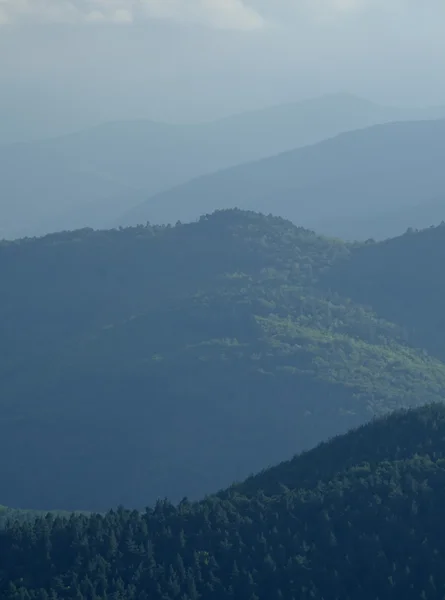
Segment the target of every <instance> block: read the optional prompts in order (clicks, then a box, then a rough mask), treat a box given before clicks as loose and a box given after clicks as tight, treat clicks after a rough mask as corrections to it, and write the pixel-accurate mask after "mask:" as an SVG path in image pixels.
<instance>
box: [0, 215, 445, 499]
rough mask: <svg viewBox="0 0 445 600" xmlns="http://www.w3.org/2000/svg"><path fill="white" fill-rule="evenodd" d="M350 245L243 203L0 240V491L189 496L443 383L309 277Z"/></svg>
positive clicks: (435, 369) (430, 396)
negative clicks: (203, 212) (184, 219)
mask: <svg viewBox="0 0 445 600" xmlns="http://www.w3.org/2000/svg"><path fill="white" fill-rule="evenodd" d="M348 252H349V249H348V247H347V246H346V245H345V244H343V243H341V242H337V241H331V240H328V239H325V238H322V237H319V236H317V235H315V234H313V233H311V232H310V231H307V230H304V229H301V228H297V227H295V226H294V225H292V224H291V223H289V222H287V221H284V220H282V219H275V218H272V217H264V216H261V215H258V214H254V213H244V212H242V211H222V212H218V213H215V214H214V215H211V216H207V217H203V218H202V219H200V221H199V222H197V223H194V224H190V225H182V226H180V225H178V226H176V227H173V228H171V227H139V228H130V229H126V230H122V231H108V232H94V231H91V230H84V231H78V232H73V233H62V234H57V235H51V236H48V237H45V238H42V239H37V240H23V241H18V242H14V243H5V244H3V245H2V246H0V270H1V272H2V278H3V279H2V283H3V286H4V289H3V293H2V295H1V297H0V315H1V320H0V329H1V331H0V334H1V335H0V355H1V360H0V365H1V366H0V382H1V388H0V397H1V411H0V452H1V453H2V455H4V456H11V457H13V458H12V459H11V460H9V461H5V462H4V463H2V464H1V465H0V476H1V478H2V481H3V483H4V490H5V491H4V494H3V497H2V502H4V503H5V504H6V505H9V506H22V507H25V508H26V507H32V508H36V509H39V508H46V509H51V508H56V509H60V508H63V509H87V510H88V509H94V510H103V509H106V508H108V507H109V506H111V505H116V504H119V503H124V504H126V505H128V506H141V505H142V504H143V503H145V502H151V501H154V500H155V499H156V498H157V497H163V496H165V495H167V496H169V497H171V498H172V499H178V498H179V497H180V496H182V495H184V494H187V495H189V496H190V497H193V498H196V497H199V496H202V495H203V494H204V493H206V492H209V491H211V490H212V489H218V488H222V487H224V486H226V485H228V484H229V483H231V482H232V481H233V480H235V479H238V480H240V479H242V478H244V477H245V476H247V475H248V474H249V473H251V472H253V471H256V470H258V469H260V468H262V467H263V466H264V465H265V464H271V463H274V462H279V461H280V460H283V459H284V458H285V457H286V456H289V455H290V454H293V453H294V452H296V451H298V450H301V449H304V448H310V447H312V446H314V445H315V444H316V443H318V442H319V441H321V440H322V439H326V438H327V437H330V436H332V435H335V434H337V433H339V432H343V431H346V430H347V429H349V428H350V427H351V426H353V425H358V424H360V423H363V422H364V421H366V420H368V419H369V418H371V417H372V416H373V415H379V414H382V413H385V412H387V411H389V410H392V409H394V408H397V407H400V406H414V405H417V404H418V403H419V402H427V401H435V400H439V399H441V398H442V395H443V391H444V389H445V366H444V364H443V363H442V362H440V361H438V360H436V359H433V358H429V357H428V356H424V354H423V352H422V351H418V350H416V349H414V348H410V347H409V346H407V345H406V344H405V340H404V332H403V329H402V328H398V327H397V326H395V325H393V324H391V323H390V322H387V321H383V320H382V319H381V318H379V317H378V316H377V315H376V314H374V313H372V312H371V311H367V310H365V309H364V308H362V307H361V306H360V305H354V304H353V303H351V302H349V301H346V300H343V299H342V296H341V295H339V294H338V293H337V294H336V293H331V292H323V290H322V289H321V288H320V287H318V286H319V283H318V282H319V281H320V278H321V277H322V276H323V273H325V272H326V271H327V270H328V269H330V268H332V266H333V265H335V263H336V262H337V261H339V260H343V256H345V257H346V256H348ZM55 449H57V451H55ZM116 481H119V482H120V484H119V485H118V486H117V485H116Z"/></svg>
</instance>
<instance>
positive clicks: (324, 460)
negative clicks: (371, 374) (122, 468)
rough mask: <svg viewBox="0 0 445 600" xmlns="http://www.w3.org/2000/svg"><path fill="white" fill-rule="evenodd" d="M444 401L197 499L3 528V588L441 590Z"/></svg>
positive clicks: (113, 598) (184, 596)
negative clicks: (204, 497) (199, 500)
mask: <svg viewBox="0 0 445 600" xmlns="http://www.w3.org/2000/svg"><path fill="white" fill-rule="evenodd" d="M444 502H445V408H444V407H443V405H431V406H428V407H424V408H421V409H417V410H411V411H404V412H401V413H396V414H393V415H391V416H389V417H385V418H383V419H381V420H378V421H376V422H374V423H372V424H368V425H366V426H362V427H361V428H359V429H358V430H356V431H352V432H350V433H348V434H347V435H344V436H342V437H339V438H337V439H334V440H332V441H331V442H329V443H325V444H323V445H321V446H320V447H318V448H316V449H315V450H313V451H310V452H307V453H305V454H303V455H301V456H298V457H296V458H294V459H293V460H292V461H290V462H288V463H285V464H283V465H279V466H278V467H275V468H273V469H271V470H269V471H265V472H263V473H261V474H260V475H259V476H257V477H253V478H250V479H249V480H248V481H246V482H245V483H243V484H241V485H239V486H234V487H232V488H230V489H228V490H226V491H224V492H221V493H220V494H219V495H215V496H209V497H207V498H206V499H204V500H203V501H201V502H199V503H191V502H190V501H188V500H187V499H186V498H184V499H183V500H182V501H181V502H180V503H179V504H178V505H176V506H175V505H173V504H171V503H169V502H168V501H166V500H164V501H161V500H160V501H158V502H157V503H156V504H155V505H154V506H153V507H152V508H149V509H147V510H146V511H145V512H137V511H127V510H124V509H123V508H118V509H117V510H113V511H110V512H108V513H107V514H106V515H98V514H95V515H91V516H86V515H73V516H70V517H62V516H57V515H56V516H55V515H48V516H44V517H40V518H38V519H36V520H35V521H30V522H25V523H20V522H19V521H10V522H9V523H8V524H7V526H6V528H5V529H4V530H3V531H1V532H0V556H1V562H0V595H1V598H2V600H3V599H4V600H48V599H50V600H57V599H60V600H62V599H63V600H175V599H180V600H198V599H199V598H200V599H202V600H214V599H221V600H232V599H236V600H238V599H239V600H245V599H246V598H247V599H248V600H270V599H276V600H282V599H289V600H299V599H307V600H311V599H320V600H321V599H324V600H331V599H332V600H363V599H365V600H367V599H369V600H376V599H379V600H385V599H386V598H388V599H393V598H404V599H408V600H410V599H412V600H418V599H419V598H420V599H423V600H428V599H431V600H433V599H437V598H442V597H443V595H444V592H445V572H444V569H443V564H444V560H445V525H444V520H443V505H444Z"/></svg>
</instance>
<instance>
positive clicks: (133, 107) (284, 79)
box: [0, 0, 445, 139]
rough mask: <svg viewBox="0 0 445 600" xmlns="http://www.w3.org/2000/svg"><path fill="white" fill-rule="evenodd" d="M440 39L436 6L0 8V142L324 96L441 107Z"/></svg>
mask: <svg viewBox="0 0 445 600" xmlns="http://www.w3.org/2000/svg"><path fill="white" fill-rule="evenodd" d="M444 30H445V0H424V1H423V2H422V1H421V0H249V2H247V0H246V1H245V2H243V1H242V0H0V111H1V122H0V136H1V135H2V134H3V136H6V135H9V136H10V137H14V136H16V137H19V135H21V134H20V131H22V133H23V132H25V133H23V135H25V134H26V132H30V133H31V132H32V131H34V132H35V133H36V135H40V131H41V130H45V128H48V132H49V133H52V131H50V130H51V129H64V128H70V127H72V128H76V127H80V126H83V125H86V124H90V123H94V122H97V121H101V120H108V119H115V118H131V117H152V118H156V119H166V120H196V119H206V118H213V117H216V116H219V115H224V114H228V113H232V112H237V111H240V110H244V109H247V108H250V107H252V108H254V107H260V106H265V105H268V104H272V103H279V102H285V101H289V100H297V99H300V98H305V97H309V96H313V95H318V94H322V93H326V92H337V91H349V92H352V93H357V94H359V95H363V96H366V97H368V98H371V99H374V100H377V101H381V102H386V103H393V104H404V105H409V104H411V105H413V104H440V103H445V80H444V77H443V73H444V72H445V36H444V35H443V32H444ZM14 132H15V133H14ZM17 132H19V133H17ZM0 139H1V137H0Z"/></svg>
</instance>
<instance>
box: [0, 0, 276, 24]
mask: <svg viewBox="0 0 445 600" xmlns="http://www.w3.org/2000/svg"><path fill="white" fill-rule="evenodd" d="M141 18H142V19H143V18H151V19H169V20H175V21H180V22H189V23H199V24H202V25H207V26H211V27H216V28H221V29H239V30H253V29H259V28H262V27H263V26H264V24H265V23H264V20H263V18H262V17H261V15H260V14H259V13H258V12H257V11H255V10H254V9H253V8H250V7H249V6H247V5H246V4H244V1H243V0H0V25H2V24H3V25H4V24H8V23H14V22H19V21H23V20H28V21H30V20H32V21H33V22H58V23H73V22H74V23H76V22H77V23H80V22H93V23H94V22H114V23H131V22H132V21H134V20H136V19H141Z"/></svg>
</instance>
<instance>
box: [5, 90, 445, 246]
mask: <svg viewBox="0 0 445 600" xmlns="http://www.w3.org/2000/svg"><path fill="white" fill-rule="evenodd" d="M0 95H1V92H0ZM0 104H1V98H0ZM0 111H1V106H0ZM2 114H4V111H3V112H2ZM440 118H445V107H437V108H432V109H426V110H418V109H399V108H391V107H384V106H379V105H377V104H374V103H372V102H369V101H367V100H363V99H361V98H357V97H354V96H352V95H349V94H334V95H328V96H323V97H321V98H314V99H309V100H306V101H304V102H296V103H291V104H285V105H281V106H274V107H270V108H267V109H264V110H258V111H250V112H247V113H243V114H240V115H235V116H233V117H229V118H226V119H222V120H219V121H215V122H210V123H202V124H196V125H175V124H167V123H156V122H152V121H147V120H139V121H121V122H115V123H104V124H102V125H100V126H98V127H92V128H90V129H86V130H85V131H80V132H78V133H74V134H71V135H64V136H59V137H55V138H53V139H49V140H43V141H34V142H32V143H20V144H17V143H16V144H8V145H1V141H2V132H1V130H2V127H4V126H6V127H8V126H11V120H10V119H7V118H5V119H4V121H5V123H0V239H1V238H3V237H5V238H8V239H12V238H17V237H23V236H25V235H41V234H43V233H48V232H53V231H60V230H62V229H76V228H80V227H85V226H89V227H98V228H103V227H111V226H114V225H116V224H117V225H128V224H137V223H140V222H141V223H145V222H146V221H147V220H149V221H151V222H155V221H156V222H162V223H163V222H167V221H169V220H171V219H173V221H174V222H175V221H176V219H178V218H179V219H183V220H184V219H186V220H189V219H191V218H192V219H194V218H196V217H198V216H200V215H201V214H203V213H208V212H211V211H212V210H214V209H215V208H231V207H233V206H234V205H237V206H239V201H238V200H237V201H236V202H235V204H233V198H227V194H226V192H225V191H224V189H225V190H229V189H230V188H227V186H225V187H224V189H223V188H222V187H221V189H219V188H218V187H215V186H213V187H211V188H210V195H209V198H207V204H206V205H204V206H203V203H202V201H201V200H199V199H198V198H196V199H195V198H193V197H192V198H190V197H189V198H188V200H187V206H188V207H189V211H188V212H187V214H185V215H181V214H180V210H181V211H182V210H183V209H184V208H185V206H182V207H180V209H179V208H178V207H177V206H174V205H173V206H172V205H169V203H167V202H166V201H165V199H163V200H162V204H165V210H163V208H162V205H161V206H157V207H156V204H158V203H156V202H155V205H154V206H153V205H151V208H150V206H149V207H148V208H147V207H146V208H145V209H144V208H142V209H141V210H138V211H136V212H135V214H130V215H127V214H126V213H127V211H129V210H130V209H132V208H133V207H136V206H138V205H140V204H141V203H143V202H144V201H146V200H147V199H148V198H150V197H151V196H152V195H153V194H157V193H159V192H161V191H163V190H167V189H171V188H172V187H173V186H176V185H180V184H183V183H185V182H187V181H189V180H190V179H191V178H193V177H198V176H201V175H204V174H208V173H212V172H215V171H218V170H219V169H224V168H228V167H232V166H235V165H240V164H242V163H246V162H248V161H253V160H259V159H262V158H265V157H268V156H273V155H275V154H278V153H280V152H284V151H287V150H293V149H295V148H301V147H303V146H306V145H308V144H315V143H317V142H320V141H322V140H326V139H327V138H329V137H332V136H335V135H337V134H338V133H340V132H344V131H352V130H355V129H360V128H363V127H368V126H371V125H374V124H377V123H387V122H393V121H401V120H405V121H409V120H414V119H415V120H423V119H440ZM23 119H24V115H23V111H21V112H20V124H21V126H23V123H24V121H23ZM33 119H34V120H35V116H32V118H31V120H33ZM38 121H39V124H40V126H41V124H42V123H43V122H44V121H42V120H41V119H40V120H38ZM53 123H54V115H51V123H46V125H47V127H46V133H44V134H42V136H41V137H48V135H54V133H51V132H50V129H49V128H50V127H51V126H52V124H53ZM30 125H31V124H30V123H28V130H29V128H30ZM25 129H26V127H25ZM5 139H6V137H3V140H5ZM16 139H17V138H16ZM410 144H412V147H413V148H414V149H415V151H417V152H418V153H419V156H418V158H417V160H418V161H421V159H422V158H423V157H425V159H426V160H427V157H428V151H429V147H430V146H431V144H432V142H431V141H430V140H428V141H427V142H426V143H425V142H422V140H418V139H417V140H415V139H411V140H410V141H409V143H408V142H406V143H405V144H402V145H401V146H399V147H398V148H397V151H396V154H395V156H396V155H397V154H399V153H401V154H403V152H404V151H405V148H406V147H409V145H410ZM338 150H339V152H340V153H342V152H343V150H344V149H342V148H341V147H340V148H338ZM354 151H355V152H356V153H357V152H358V153H360V147H359V146H358V147H356V148H355V150H354ZM393 154H394V153H393ZM342 156H343V158H344V160H345V161H346V162H347V161H348V160H349V156H348V155H347V154H342ZM371 158H372V157H371ZM441 159H442V155H440V166H441V164H442V160H441ZM384 161H385V163H386V164H388V165H389V166H390V165H392V164H393V160H392V157H391V155H390V156H388V155H387V154H385V155H384ZM418 164H421V163H420V162H418ZM369 166H370V170H371V171H372V170H374V171H375V169H374V166H373V165H372V164H371V165H369ZM324 169H325V164H324V162H323V160H320V161H319V163H317V165H316V181H321V179H322V177H323V171H324ZM390 169H391V166H390ZM259 170H260V171H261V170H262V167H260V169H259ZM351 170H352V167H351ZM404 171H405V174H404V175H405V177H406V168H404ZM441 172H442V171H441V170H440V171H439V173H441ZM25 174H26V176H25ZM269 175H271V174H270V173H269ZM341 176H342V174H341V170H340V171H339V173H338V177H341ZM401 180H404V177H401ZM424 180H425V182H426V183H425V182H424V183H422V193H423V197H422V200H428V199H430V194H429V190H430V189H431V188H432V187H433V186H434V174H433V175H431V174H426V175H425V178H424ZM283 181H292V172H290V173H289V172H287V174H286V178H285V180H282V181H281V184H282V183H283ZM261 182H262V183H261V184H260V190H262V189H263V187H264V185H263V180H261ZM266 183H267V186H266V188H264V189H265V190H267V193H268V196H269V198H270V196H271V195H274V196H275V199H276V197H277V196H278V195H281V193H282V191H283V190H282V189H280V185H279V183H280V182H275V183H274V181H273V179H271V177H269V179H268V180H267V181H266ZM332 184H333V182H330V184H329V185H330V186H331V187H332ZM410 185H411V184H410ZM410 185H409V186H408V191H409V190H410ZM292 186H293V188H295V185H294V184H292ZM281 187H282V185H281ZM367 187H368V183H366V184H365V185H363V186H362V188H361V190H360V195H363V193H364V191H366V189H367ZM441 189H443V186H442V188H441ZM434 190H435V192H436V191H437V186H436V187H435V188H434ZM236 191H241V192H242V195H244V196H246V194H247V191H248V189H247V188H246V186H245V185H244V187H243V188H239V189H238V190H235V192H236ZM285 191H288V190H285ZM219 192H221V193H222V194H223V200H224V202H222V201H221V199H220V198H217V196H216V194H218V193H219ZM336 193H337V192H336ZM224 196H226V197H224ZM330 197H331V199H333V200H334V199H335V198H333V195H332V194H331V196H330ZM212 199H213V200H215V201H216V204H214V205H213V206H211V205H210V204H209V202H212ZM432 199H434V198H432ZM198 200H199V202H198ZM228 200H230V203H229V204H226V203H225V202H227V201H228ZM284 200H285V202H284ZM293 202H294V200H292V201H291V200H289V198H288V197H287V198H286V199H285V198H284V197H283V205H284V206H283V208H286V204H287V205H289V204H292V203H293ZM384 206H385V209H386V208H388V209H390V208H391V206H392V207H393V208H397V206H396V205H395V203H394V202H393V203H392V204H391V205H389V204H388V205H387V203H386V202H385V203H384ZM244 207H245V208H250V209H253V210H264V205H262V204H261V202H260V201H259V200H258V199H257V200H256V202H255V203H253V204H250V205H249V206H244ZM275 208H276V207H275V206H274V209H275ZM287 208H288V209H289V206H287ZM280 210H281V209H280ZM266 212H269V211H268V210H267V211H266ZM275 212H277V211H275ZM423 212H424V211H422V215H423ZM430 212H431V214H433V215H434V214H435V209H434V207H431V209H430ZM279 214H280V216H287V217H289V215H290V213H289V212H288V210H287V211H285V212H279ZM147 215H148V216H147ZM422 215H418V214H413V215H412V216H411V217H410V218H408V217H407V219H408V224H407V225H406V227H408V226H420V225H422V224H424V225H430V224H431V223H434V219H433V220H431V221H430V220H428V221H427V222H426V223H422ZM293 216H294V215H293ZM367 216H368V217H369V215H367ZM140 218H142V220H139V219H140ZM399 218H400V214H399ZM165 219H167V220H165ZM134 221H136V223H135V222H134ZM295 222H296V223H297V224H299V225H302V224H305V223H303V222H302V221H301V215H299V218H298V219H297V220H296V221H295ZM402 231H403V228H402ZM368 237H369V236H368Z"/></svg>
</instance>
